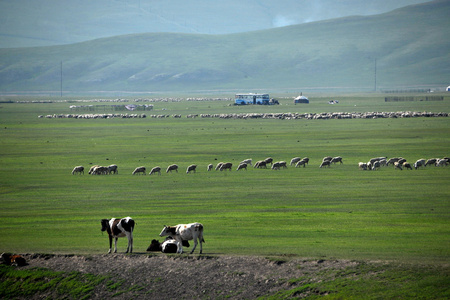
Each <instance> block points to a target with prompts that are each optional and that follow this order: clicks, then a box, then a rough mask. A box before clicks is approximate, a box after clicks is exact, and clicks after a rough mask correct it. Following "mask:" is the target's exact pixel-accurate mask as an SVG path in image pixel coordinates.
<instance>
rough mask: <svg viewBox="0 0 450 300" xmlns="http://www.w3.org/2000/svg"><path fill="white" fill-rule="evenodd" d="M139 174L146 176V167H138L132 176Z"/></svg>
mask: <svg viewBox="0 0 450 300" xmlns="http://www.w3.org/2000/svg"><path fill="white" fill-rule="evenodd" d="M138 173H142V174H144V175H145V167H137V168H136V169H134V171H133V173H131V174H133V175H135V174H138Z"/></svg>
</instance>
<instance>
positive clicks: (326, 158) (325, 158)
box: [322, 156, 333, 161]
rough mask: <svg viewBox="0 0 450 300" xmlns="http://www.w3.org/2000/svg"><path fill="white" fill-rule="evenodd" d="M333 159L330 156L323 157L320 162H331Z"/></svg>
mask: <svg viewBox="0 0 450 300" xmlns="http://www.w3.org/2000/svg"><path fill="white" fill-rule="evenodd" d="M332 159H333V158H332V157H331V156H325V157H324V158H323V159H322V161H330V160H332Z"/></svg>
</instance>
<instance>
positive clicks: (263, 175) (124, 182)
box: [0, 95, 450, 262]
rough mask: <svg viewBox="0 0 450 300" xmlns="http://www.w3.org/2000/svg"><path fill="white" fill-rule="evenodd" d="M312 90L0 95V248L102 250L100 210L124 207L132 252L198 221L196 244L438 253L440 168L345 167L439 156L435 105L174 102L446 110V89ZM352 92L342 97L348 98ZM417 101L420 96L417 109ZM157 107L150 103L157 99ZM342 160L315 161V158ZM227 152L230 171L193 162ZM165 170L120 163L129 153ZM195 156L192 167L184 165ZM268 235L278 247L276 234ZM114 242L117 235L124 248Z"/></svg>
mask: <svg viewBox="0 0 450 300" xmlns="http://www.w3.org/2000/svg"><path fill="white" fill-rule="evenodd" d="M326 100H327V98H326V97H323V98H321V97H318V98H317V101H315V102H314V103H311V104H309V105H293V104H291V100H281V103H282V105H280V106H269V107H267V106H265V107H263V106H256V107H254V106H248V107H235V106H230V105H229V104H230V103H231V102H227V101H211V102H187V101H182V102H177V103H170V102H168V103H155V110H154V111H153V112H152V113H154V114H159V113H161V114H162V113H166V114H173V113H180V114H182V115H183V117H182V118H166V119H154V118H145V119H95V120H76V119H46V118H43V119H38V118H37V116H38V115H41V114H48V113H69V112H70V110H69V108H68V106H69V104H68V103H40V104H32V103H26V104H25V103H2V104H1V108H0V120H1V121H0V125H1V126H0V128H1V130H0V162H1V168H0V178H1V186H0V201H1V205H2V209H1V210H0V218H1V220H2V225H1V226H0V233H1V238H0V251H9V252H20V253H25V252H49V253H104V252H106V251H107V237H106V236H105V235H102V234H101V232H100V219H102V218H111V217H126V216H131V217H133V218H134V219H135V220H136V222H137V226H136V229H135V251H136V252H141V253H142V252H145V249H146V247H147V246H148V244H149V243H150V241H151V239H153V238H157V237H158V234H159V232H160V230H161V229H162V226H163V225H165V224H168V225H173V224H177V223H185V222H194V221H198V222H202V223H203V224H204V226H205V240H206V244H205V245H204V253H207V254H248V255H250V254H256V255H294V256H300V257H321V258H348V259H382V260H401V261H413V262H418V261H420V262H423V261H429V262H439V261H446V262H448V257H449V254H450V251H449V249H450V247H449V246H450V242H449V226H448V225H449V199H450V191H449V189H448V188H446V186H447V183H448V180H449V178H450V175H449V170H450V169H448V168H436V167H427V168H426V169H421V170H417V171H416V170H413V171H410V170H403V171H399V170H394V169H393V168H391V167H388V168H382V169H381V170H379V171H376V172H364V171H360V170H358V167H357V164H358V162H359V161H368V160H369V159H370V158H372V157H377V156H388V157H394V156H403V157H405V158H407V159H408V161H410V162H414V161H415V160H417V159H419V158H431V157H444V156H448V145H449V141H450V131H449V125H450V121H449V119H448V118H408V119H355V120H265V119H264V120H263V119H256V120H230V119H226V120H224V119H201V118H197V119H188V118H186V117H185V116H186V114H188V113H195V112H197V113H208V112H210V113H212V112H228V113H233V112H251V111H252V110H256V111H263V110H265V111H267V112H276V111H284V112H288V111H289V112H296V111H298V112H305V111H307V112H313V111H326V110H328V111H330V110H338V111H350V110H349V109H351V108H354V109H355V110H356V109H358V110H362V111H373V110H377V111H397V110H417V111H424V110H427V111H446V112H448V111H449V105H448V99H447V98H446V99H445V100H444V101H436V102H429V103H424V102H410V103H393V104H391V103H385V102H384V101H383V98H382V97H381V96H379V95H369V96H367V95H366V96H364V95H363V96H361V97H354V96H342V97H341V101H340V103H341V104H342V106H331V105H327V104H323V103H326ZM355 105H356V107H355ZM430 107H431V109H429V108H430ZM163 108H164V109H165V110H164V111H163V110H162V109H163ZM327 155H331V156H337V155H340V156H342V157H343V160H344V164H343V165H333V166H332V167H331V168H326V169H320V168H318V166H319V164H320V161H321V159H322V157H324V156H327ZM269 156H270V157H273V158H274V160H285V161H289V160H290V159H291V158H292V157H294V156H301V157H304V156H308V157H309V158H310V164H309V165H308V166H307V167H306V168H293V167H289V168H288V169H285V170H280V171H274V170H270V169H267V170H264V169H254V168H249V169H248V170H247V171H245V170H244V171H239V172H236V171H235V168H236V166H237V164H238V162H239V161H241V160H243V159H246V158H253V160H254V161H256V160H259V159H264V158H266V157H269ZM219 161H224V162H225V161H229V162H232V163H233V164H234V167H233V171H231V172H225V171H224V172H220V171H212V172H207V171H206V166H207V165H208V164H209V163H213V164H216V163H218V162H219ZM113 163H114V164H117V165H118V166H119V174H118V175H111V176H89V175H87V174H85V175H84V176H83V175H81V176H78V175H76V176H73V175H71V170H72V168H73V167H74V166H76V165H83V166H85V168H89V167H90V165H92V164H100V165H109V164H113ZM172 163H177V164H178V165H179V166H180V171H179V173H173V174H171V173H169V174H166V173H165V172H163V174H162V175H161V176H154V175H152V176H148V175H147V176H133V175H131V172H132V171H133V169H134V168H135V167H137V166H141V165H143V166H146V167H147V169H148V170H150V168H152V167H154V166H161V167H162V168H163V169H165V168H166V167H167V166H168V165H169V164H172ZM193 163H194V164H197V165H198V171H197V173H195V174H186V173H185V170H186V167H187V166H188V165H190V164H193ZM280 245H282V246H280ZM125 246H126V241H125V240H121V241H120V242H119V251H124V250H125Z"/></svg>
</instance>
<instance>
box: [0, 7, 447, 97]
mask: <svg viewBox="0 0 450 300" xmlns="http://www.w3.org/2000/svg"><path fill="white" fill-rule="evenodd" d="M449 15H450V1H448V0H436V1H432V2H427V3H423V4H417V5H411V6H407V7H404V8H400V9H397V10H394V11H391V12H388V13H384V14H380V15H373V16H354V17H345V18H338V19H331V20H325V21H318V22H310V23H305V24H299V25H292V26H287V27H279V28H273V29H267V30H260V31H252V32H245V33H236V34H224V35H207V34H186V33H143V34H130V35H121V36H115V37H110V38H101V39H96V40H92V41H87V42H82V43H76V44H71V45H63V46H51V47H36V48H15V49H0V93H7V92H14V91H42V92H44V91H59V90H60V85H61V78H62V85H63V90H64V91H66V92H67V93H68V92H69V91H70V92H73V93H75V92H94V91H128V92H159V91H161V92H164V91H216V90H239V91H251V90H266V91H273V90H276V91H286V90H291V89H295V90H301V89H304V88H311V89H317V90H324V89H341V90H342V89H346V90H359V91H361V90H374V89H375V87H376V88H377V89H394V88H402V87H423V86H447V85H449V83H450V82H449V80H450V41H449V38H448V37H449V34H450V18H449V17H448V16H449ZM375 74H376V83H375ZM61 75H62V77H61Z"/></svg>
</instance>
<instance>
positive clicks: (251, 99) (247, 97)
mask: <svg viewBox="0 0 450 300" xmlns="http://www.w3.org/2000/svg"><path fill="white" fill-rule="evenodd" d="M269 102H270V98H269V94H254V93H248V94H236V95H235V96H234V103H235V104H238V105H246V104H264V105H268V104H269Z"/></svg>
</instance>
